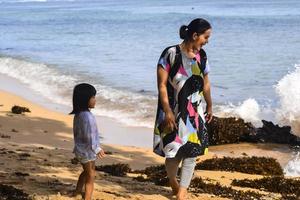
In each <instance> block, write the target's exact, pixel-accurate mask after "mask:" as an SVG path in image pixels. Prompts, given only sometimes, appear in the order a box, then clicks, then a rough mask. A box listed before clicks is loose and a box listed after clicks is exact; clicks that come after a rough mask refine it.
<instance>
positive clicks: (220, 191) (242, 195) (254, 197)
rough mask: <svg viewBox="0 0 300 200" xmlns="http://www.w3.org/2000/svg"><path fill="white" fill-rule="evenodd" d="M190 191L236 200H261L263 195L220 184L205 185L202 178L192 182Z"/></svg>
mask: <svg viewBox="0 0 300 200" xmlns="http://www.w3.org/2000/svg"><path fill="white" fill-rule="evenodd" d="M189 191H191V192H193V193H208V194H214V195H217V196H220V197H225V198H230V199H234V200H241V199H243V200H260V199H263V195H261V194H259V193H257V192H253V191H245V192H244V191H239V190H234V189H232V187H226V186H221V185H220V183H216V184H213V183H205V182H204V181H203V179H202V178H200V177H197V178H194V179H193V180H192V181H191V184H190V188H189Z"/></svg>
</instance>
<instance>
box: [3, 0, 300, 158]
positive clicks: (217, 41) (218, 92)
mask: <svg viewBox="0 0 300 200" xmlns="http://www.w3.org/2000/svg"><path fill="white" fill-rule="evenodd" d="M196 17H203V18H205V19H207V20H208V21H210V22H211V25H212V27H213V33H212V37H211V38H210V41H209V43H208V45H207V46H205V47H204V49H205V50H206V52H207V54H208V59H209V62H210V65H211V72H210V80H211V84H212V97H213V102H214V112H215V113H216V114H217V115H219V116H232V115H233V116H239V117H242V118H244V119H245V120H246V121H250V122H252V123H254V124H255V125H256V126H260V125H261V119H266V120H271V121H273V122H275V123H279V124H280V125H290V126H292V128H293V132H294V133H295V134H297V135H300V86H299V82H300V1H298V0H253V1H245V0H232V1H228V0H212V1H206V2H205V1H203V2H202V1H196V0H188V1H179V0H172V1H171V0H166V1H159V0H151V1H150V0H101V1H100V0H93V1H91V0H0V73H1V74H2V75H5V76H9V77H12V78H15V79H17V80H18V81H20V82H21V83H24V84H25V85H26V86H28V87H29V88H30V89H32V91H34V92H35V93H36V94H38V95H41V96H43V97H44V98H46V99H48V100H49V101H50V102H53V103H56V104H61V105H64V106H67V107H68V106H70V105H71V95H72V90H73V87H74V85H75V84H77V83H81V82H89V83H91V84H93V85H95V87H96V89H97V91H98V94H97V100H98V104H97V109H96V110H95V113H96V114H97V115H104V116H110V117H112V118H115V119H116V120H117V121H119V122H122V123H124V124H126V125H129V126H144V127H153V122H154V116H155V110H156V103H157V97H156V96H157V89H156V64H157V60H158V58H159V56H160V54H161V52H162V50H163V49H164V48H165V47H167V46H170V45H173V44H178V43H180V42H181V40H180V39H179V35H178V29H179V27H180V26H181V25H183V24H187V23H189V21H191V20H192V19H194V18H196ZM296 161H297V162H298V160H296Z"/></svg>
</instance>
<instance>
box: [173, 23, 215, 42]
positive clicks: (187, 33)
mask: <svg viewBox="0 0 300 200" xmlns="http://www.w3.org/2000/svg"><path fill="white" fill-rule="evenodd" d="M208 29H211V25H210V23H209V22H208V21H206V20H205V19H202V18H197V19H194V20H193V21H191V22H190V24H189V25H188V26H186V25H183V26H181V27H180V29H179V36H180V38H181V39H183V40H185V41H192V39H193V34H194V33H197V34H198V35H201V34H203V33H204V32H205V31H207V30H208Z"/></svg>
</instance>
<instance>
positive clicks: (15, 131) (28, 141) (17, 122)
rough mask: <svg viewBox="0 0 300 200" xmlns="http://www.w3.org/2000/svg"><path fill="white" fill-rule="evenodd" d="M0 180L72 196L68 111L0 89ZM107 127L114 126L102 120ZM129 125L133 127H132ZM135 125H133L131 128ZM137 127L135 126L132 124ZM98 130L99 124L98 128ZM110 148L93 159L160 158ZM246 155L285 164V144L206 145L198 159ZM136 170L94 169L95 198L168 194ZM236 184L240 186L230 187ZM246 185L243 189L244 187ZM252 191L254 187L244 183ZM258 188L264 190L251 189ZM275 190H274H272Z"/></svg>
mask: <svg viewBox="0 0 300 200" xmlns="http://www.w3.org/2000/svg"><path fill="white" fill-rule="evenodd" d="M0 97H1V98H0V134H1V138H0V146H1V149H0V150H1V152H0V158H1V162H0V165H1V166H2V167H1V170H0V177H1V181H0V183H2V184H6V185H12V186H14V187H16V188H19V189H22V190H23V191H24V192H26V193H28V194H30V195H32V196H33V197H34V198H35V199H72V198H71V197H69V196H68V193H69V192H70V191H72V190H73V189H74V188H75V184H76V180H77V177H78V175H79V173H80V172H81V167H80V165H79V164H72V163H71V159H72V158H73V154H72V148H73V135H72V117H73V116H70V115H67V114H62V113H58V112H54V111H51V110H49V109H46V108H43V107H41V106H39V105H37V104H35V103H33V102H30V101H28V100H25V99H23V98H22V97H20V96H16V95H13V94H10V93H8V92H3V91H0ZM14 105H19V106H25V107H28V108H29V109H30V111H31V112H30V113H26V114H21V115H17V114H13V113H11V107H12V106H14ZM107 126H108V127H107V130H108V129H110V130H111V132H114V131H118V129H116V128H115V126H113V124H111V126H110V127H109V124H107ZM131 128H132V127H131ZM133 129H134V128H133ZM137 130H139V131H140V129H137ZM102 131H103V130H102ZM137 132H138V131H137ZM103 148H104V149H105V151H107V152H109V154H108V155H107V157H106V158H104V159H103V160H98V161H97V162H96V165H106V164H116V163H125V164H129V166H130V167H131V168H132V169H133V170H141V169H144V168H145V167H149V166H152V165H158V164H163V162H164V160H163V158H161V157H159V156H157V155H155V154H154V153H152V150H151V148H141V147H134V146H121V145H110V144H103ZM276 148H277V149H278V151H274V150H276ZM245 153H247V154H248V155H249V156H251V155H261V156H271V157H277V158H280V163H281V164H282V165H284V164H285V163H286V162H287V161H288V159H289V157H288V156H287V155H289V150H288V148H286V150H285V148H284V147H283V146H280V145H266V144H264V145H257V144H246V143H245V144H238V145H223V146H215V147H211V148H210V153H209V154H208V155H206V156H202V157H200V158H199V159H198V162H200V161H201V160H204V159H208V158H212V157H222V156H231V157H239V156H241V155H242V154H245ZM194 175H195V177H201V178H203V179H204V180H208V181H209V182H214V183H215V182H219V183H220V184H221V185H224V186H230V183H231V181H232V180H233V179H244V178H250V179H253V178H260V177H262V176H260V175H250V174H243V173H238V172H222V171H205V170H196V171H195V174H194ZM137 176H138V174H135V173H129V174H127V176H125V177H115V176H110V175H107V174H105V173H104V172H97V175H96V182H95V192H94V199H172V198H174V197H172V195H171V189H170V188H169V187H163V186H156V185H154V184H153V183H148V182H145V183H141V182H138V181H136V180H133V178H134V177H137ZM234 188H235V189H237V190H245V188H239V187H234ZM246 190H247V189H246ZM249 190H251V191H253V190H254V189H249ZM254 191H257V192H260V193H266V192H263V191H258V190H254ZM275 196H276V195H275ZM200 198H201V199H224V198H221V197H217V196H214V195H212V194H196V195H195V194H190V199H200Z"/></svg>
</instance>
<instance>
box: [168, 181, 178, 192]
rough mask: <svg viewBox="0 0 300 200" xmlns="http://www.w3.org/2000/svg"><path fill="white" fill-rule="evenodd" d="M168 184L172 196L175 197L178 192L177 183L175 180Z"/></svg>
mask: <svg viewBox="0 0 300 200" xmlns="http://www.w3.org/2000/svg"><path fill="white" fill-rule="evenodd" d="M169 183H170V186H171V188H172V192H173V195H177V193H178V190H179V184H178V181H177V180H176V179H174V180H170V181H169Z"/></svg>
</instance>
